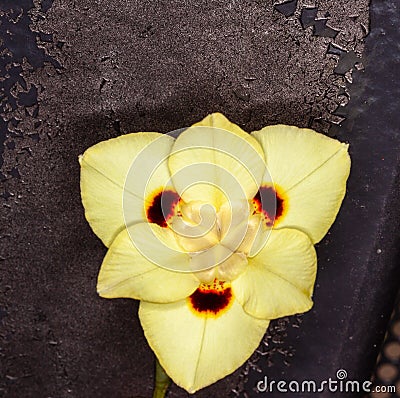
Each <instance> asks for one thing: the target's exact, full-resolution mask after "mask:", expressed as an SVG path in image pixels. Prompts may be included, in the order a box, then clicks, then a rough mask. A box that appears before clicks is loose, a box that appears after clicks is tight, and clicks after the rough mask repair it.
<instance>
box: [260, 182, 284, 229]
mask: <svg viewBox="0 0 400 398" xmlns="http://www.w3.org/2000/svg"><path fill="white" fill-rule="evenodd" d="M253 204H254V208H255V212H256V213H257V212H258V213H263V214H264V216H265V219H266V221H267V225H268V226H269V227H270V226H272V225H273V224H274V222H275V221H276V220H277V219H278V218H279V217H281V216H282V214H283V211H284V200H283V198H282V197H281V196H280V195H279V193H278V192H277V191H276V190H275V189H274V188H273V187H271V186H261V187H260V189H259V190H258V192H257V194H256V196H254V198H253Z"/></svg>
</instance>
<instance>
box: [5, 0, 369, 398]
mask: <svg viewBox="0 0 400 398" xmlns="http://www.w3.org/2000/svg"><path fill="white" fill-rule="evenodd" d="M8 3H9V2H8V1H7V2H6V3H5V5H4V6H3V8H4V10H8V9H9V8H11V3H10V4H8ZM25 3H27V2H25ZM28 3H29V2H28ZM34 4H35V6H34V8H32V9H31V10H30V11H29V16H30V18H31V29H32V30H33V31H37V32H39V31H40V32H42V33H41V34H40V36H39V35H38V36H37V37H36V42H37V44H38V45H39V48H40V49H41V50H40V51H42V54H45V58H44V61H43V62H42V63H39V64H37V65H32V61H31V60H30V59H29V57H28V58H23V57H21V59H20V60H18V62H19V64H20V66H21V70H17V71H16V73H17V75H18V76H19V75H20V76H22V78H23V81H24V82H25V84H26V88H24V87H23V85H22V86H21V83H15V84H13V85H12V87H11V88H10V95H9V99H12V98H13V96H14V97H15V96H17V97H18V96H21V95H22V96H23V93H24V92H27V91H29V90H30V89H31V88H32V87H35V89H34V90H37V99H38V103H39V105H38V106H37V105H36V104H34V103H32V104H29V101H28V102H25V104H24V103H22V102H21V103H16V104H15V106H12V107H11V108H6V109H4V110H3V112H2V116H3V118H4V119H5V121H6V125H7V128H8V130H9V133H8V134H7V136H6V137H4V141H5V147H4V153H3V160H4V163H3V166H2V174H3V175H4V178H3V199H4V200H3V207H2V209H1V212H2V214H1V217H2V220H3V224H2V225H1V240H0V244H1V253H0V254H1V258H0V260H2V261H1V262H0V267H1V271H2V277H3V279H4V283H2V285H1V288H0V289H1V294H2V295H3V296H2V297H3V300H2V301H4V303H2V310H4V314H5V315H4V319H3V328H2V331H1V335H0V338H1V339H2V355H4V357H5V359H4V360H3V359H2V367H3V369H4V370H3V372H2V373H3V374H4V375H7V376H8V377H6V379H5V381H4V383H3V386H2V390H1V391H3V392H4V393H5V396H7V397H10V398H11V397H35V398H36V397H52V398H63V397H74V398H81V397H88V398H90V397H113V398H114V397H115V398H123V397H130V398H132V397H141V396H143V397H148V396H150V394H151V393H150V391H151V388H152V378H153V357H152V353H151V351H150V350H149V348H148V346H147V343H146V341H145V339H144V337H143V333H142V331H141V328H140V325H139V322H138V319H137V315H136V312H137V303H136V302H134V301H133V300H103V299H100V298H98V297H97V295H96V288H95V287H96V277H97V272H98V269H99V266H100V264H101V261H102V258H103V256H104V254H105V248H104V247H103V246H102V244H101V242H100V241H99V240H98V239H97V238H96V237H95V236H94V235H93V233H92V232H91V230H90V228H89V226H88V224H87V223H86V221H85V219H84V216H83V209H82V207H81V203H80V195H79V167H78V163H77V156H78V155H79V154H80V153H82V152H83V151H84V150H85V149H86V148H88V147H89V146H91V145H93V144H95V143H97V142H99V141H101V140H105V139H107V138H111V137H115V136H117V135H119V134H121V133H127V132H131V131H149V130H150V131H160V132H167V131H169V130H173V129H176V128H180V127H185V126H188V125H190V124H192V123H193V122H195V121H198V120H199V119H201V118H202V117H204V116H205V115H206V114H208V113H210V112H213V111H221V112H223V113H224V114H225V115H226V116H228V117H229V118H230V119H231V120H233V121H234V122H236V123H238V124H239V125H241V126H242V127H243V128H245V129H246V130H248V131H251V130H254V129H258V128H260V127H262V126H264V125H267V124H274V123H287V124H294V125H298V126H311V127H313V128H315V129H317V130H319V131H321V132H325V133H328V130H329V128H330V126H331V123H335V122H336V123H337V122H339V121H341V120H342V118H341V117H338V116H337V115H335V114H334V111H335V110H336V109H337V107H338V106H339V105H340V104H345V103H347V102H348V98H349V97H348V90H347V84H348V81H349V80H351V74H350V69H351V67H352V66H353V65H350V66H349V67H348V70H347V74H342V75H339V74H335V73H334V69H335V68H336V67H337V65H338V60H339V56H338V55H333V54H327V49H328V46H329V44H330V43H332V42H335V43H336V44H337V45H339V46H340V47H341V48H342V49H343V51H344V50H348V51H350V50H353V51H354V54H355V55H357V56H360V55H361V54H362V51H363V37H364V35H365V34H366V29H368V24H369V22H368V1H367V0H358V1H357V0H351V1H346V2H343V1H333V0H331V1H329V0H324V1H322V0H321V1H310V2H307V3H306V2H304V1H299V3H298V5H297V8H296V10H295V13H294V14H293V15H291V16H289V17H286V16H285V15H283V14H282V13H280V12H278V11H277V10H276V9H274V3H273V2H272V1H261V0H260V1H249V0H248V1H238V0H231V1H219V0H214V1H176V0H172V1H168V2H167V1H132V0H116V1H112V2H106V1H101V0H98V1H89V0H74V1H73V0H62V1H61V0H56V1H54V3H53V5H52V6H51V7H49V6H50V3H49V2H48V1H47V2H45V1H42V2H41V1H39V0H36V1H34ZM25 6H26V5H25ZM305 6H307V7H318V10H317V14H316V18H317V20H321V18H328V19H327V20H326V21H324V22H322V25H323V26H325V25H327V26H329V27H331V28H333V29H335V30H336V31H337V32H338V34H337V35H336V37H335V38H334V39H332V38H331V37H325V36H315V35H314V34H313V29H314V28H313V26H309V27H308V28H306V29H303V27H302V25H301V23H300V19H299V18H300V14H301V10H302V9H303V8H304V7H305ZM23 15H25V16H26V15H28V14H26V10H25V11H24V14H23ZM2 16H3V18H5V19H9V18H11V17H10V15H8V14H7V13H3V14H2ZM12 17H13V18H15V15H13V16H12ZM316 24H317V22H315V23H314V25H316ZM318 24H319V25H318V26H319V27H320V28H321V22H318ZM323 26H322V27H323ZM363 27H364V28H363ZM323 31H324V30H323V29H322V32H323ZM314 33H315V31H314ZM10 51H11V50H10ZM43 51H44V52H43ZM11 55H12V51H11ZM43 56H44V55H43ZM32 59H36V58H35V57H33V58H32ZM51 60H54V61H51ZM10 62H11V61H10ZM32 95H33V99H35V96H36V94H35V93H32ZM28 100H29V98H28ZM34 102H35V101H34ZM0 314H3V313H2V312H1V311H0ZM297 323H298V320H297V319H296V318H292V319H290V320H285V321H283V323H282V322H275V323H274V324H273V327H272V329H271V330H272V331H273V332H272V333H270V334H269V335H267V337H266V340H265V341H266V342H267V354H266V355H260V354H255V356H254V357H253V359H252V360H251V361H250V362H249V363H248V364H247V365H246V366H247V367H246V366H245V367H244V368H242V369H240V370H238V371H237V372H236V373H235V374H233V375H232V376H230V377H228V378H226V379H225V380H222V381H220V382H218V383H217V384H215V385H214V386H212V387H210V388H208V389H206V390H204V391H201V392H199V393H198V394H196V395H195V396H196V397H206V396H218V397H227V396H229V395H230V394H231V390H232V389H237V385H238V384H240V385H243V379H245V378H246V375H245V373H246V372H247V370H246V369H250V368H251V367H252V364H254V363H257V362H261V363H262V364H264V365H265V364H266V362H267V361H269V362H271V364H273V362H274V357H275V356H282V357H284V360H285V361H287V360H290V356H291V355H292V354H291V352H292V351H293V350H292V347H287V346H285V342H284V341H285V333H286V332H285V330H286V328H289V329H290V328H291V327H292V326H290V325H293V324H294V325H295V326H298V325H297ZM300 327H301V326H300ZM271 336H275V338H272V337H271ZM243 372H244V373H243ZM241 375H242V376H241ZM170 396H171V397H176V398H178V397H186V396H187V394H186V393H185V392H183V391H182V390H181V389H178V388H177V387H173V388H172V390H171V393H170Z"/></svg>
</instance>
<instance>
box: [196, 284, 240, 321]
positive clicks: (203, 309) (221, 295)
mask: <svg viewBox="0 0 400 398" xmlns="http://www.w3.org/2000/svg"><path fill="white" fill-rule="evenodd" d="M189 300H190V304H191V306H192V308H193V309H194V310H195V311H196V312H198V313H200V314H203V315H206V314H207V313H208V314H211V315H217V314H219V313H220V312H221V311H223V310H225V309H227V308H228V307H229V305H230V304H231V301H232V290H231V288H230V287H226V288H221V286H219V288H213V287H212V285H211V286H210V285H206V287H205V288H204V287H199V288H198V289H197V290H196V291H195V292H194V293H193V294H192V295H191V296H190V297H189Z"/></svg>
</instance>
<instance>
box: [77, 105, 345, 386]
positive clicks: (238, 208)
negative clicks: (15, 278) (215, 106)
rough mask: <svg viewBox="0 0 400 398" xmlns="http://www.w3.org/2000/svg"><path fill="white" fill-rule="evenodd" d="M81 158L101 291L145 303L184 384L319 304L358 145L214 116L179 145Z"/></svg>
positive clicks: (162, 141)
mask: <svg viewBox="0 0 400 398" xmlns="http://www.w3.org/2000/svg"><path fill="white" fill-rule="evenodd" d="M80 163H81V192H82V201H83V204H84V207H85V214H86V218H87V220H88V222H89V224H90V225H91V227H92V229H93V231H94V232H95V233H96V235H97V236H98V237H99V238H100V239H101V240H102V241H103V242H104V244H105V245H106V246H107V247H108V248H109V250H108V252H107V255H106V257H105V259H104V261H103V264H102V266H101V270H100V273H99V278H98V292H99V294H100V295H101V296H102V297H106V298H115V297H129V298H134V299H138V300H141V303H140V309H139V317H140V321H141V324H142V326H143V329H144V333H145V336H146V338H147V340H148V342H149V344H150V346H151V348H152V349H153V351H154V352H155V354H156V356H157V357H158V359H159V361H160V363H161V365H162V366H163V368H164V369H165V370H166V372H167V373H168V374H169V375H170V377H171V378H172V379H173V380H174V381H175V382H176V383H177V384H178V385H180V386H181V387H183V388H185V389H186V390H187V391H189V392H191V393H193V392H195V391H196V390H198V389H200V388H203V387H205V386H207V385H209V384H211V383H213V382H215V381H217V380H218V379H220V378H222V377H224V376H226V375H227V374H229V373H231V372H233V371H234V370H236V369H237V368H238V367H239V366H240V365H241V364H243V362H244V361H246V359H248V357H249V356H250V355H251V354H252V353H253V352H254V350H255V349H256V348H257V346H258V344H259V343H260V340H261V339H262V337H263V335H264V333H265V330H266V328H267V326H268V324H269V320H271V319H275V318H279V317H282V316H286V315H292V314H295V313H301V312H305V311H308V310H309V309H310V308H311V307H312V300H311V296H312V291H313V286H314V281H315V275H316V254H315V250H314V246H313V244H314V243H316V242H318V241H320V240H321V239H322V238H323V236H324V235H325V234H326V232H327V231H328V229H329V227H330V226H331V224H332V223H333V221H334V219H335V217H336V214H337V212H338V210H339V207H340V204H341V202H342V199H343V197H344V194H345V190H346V180H347V177H348V175H349V170H350V159H349V156H348V153H347V145H345V144H342V143H340V142H338V141H336V140H333V139H331V138H328V137H326V136H323V135H321V134H318V133H316V132H314V131H312V130H308V129H299V128H296V127H289V126H283V125H278V126H271V127H265V128H264V129H262V130H260V131H257V132H253V133H252V134H247V133H245V132H244V131H243V130H241V129H240V128H239V127H238V126H236V125H234V124H232V123H230V122H229V121H228V120H227V119H226V118H225V117H224V116H223V115H221V114H218V113H216V114H212V115H209V116H207V117H206V118H205V119H204V120H203V121H201V122H199V123H197V124H195V125H193V126H191V127H190V128H188V129H186V130H185V131H183V132H182V133H181V134H180V135H179V136H178V138H176V139H175V138H173V137H172V136H170V135H162V134H158V133H134V134H127V135H124V136H121V137H118V138H115V139H111V140H109V141H105V142H101V143H99V144H97V145H95V146H93V147H91V148H89V149H88V150H87V151H86V152H85V153H84V155H83V156H81V157H80Z"/></svg>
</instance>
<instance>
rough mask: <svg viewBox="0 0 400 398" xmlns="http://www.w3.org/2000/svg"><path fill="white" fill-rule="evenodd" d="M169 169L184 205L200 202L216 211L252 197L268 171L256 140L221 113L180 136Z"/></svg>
mask: <svg viewBox="0 0 400 398" xmlns="http://www.w3.org/2000/svg"><path fill="white" fill-rule="evenodd" d="M169 167H170V170H171V175H172V179H173V182H174V185H175V187H176V189H177V191H178V193H179V194H180V195H181V196H182V198H183V200H184V201H185V202H190V201H195V200H199V199H201V200H202V201H205V202H208V203H210V204H213V205H214V206H215V208H216V209H217V210H218V208H219V206H220V205H221V204H222V203H223V202H225V201H227V200H236V199H239V200H243V199H244V200H245V199H246V198H247V199H248V198H252V197H253V196H254V195H255V193H256V192H257V189H258V186H259V183H260V181H261V178H262V176H263V174H264V171H265V163H264V154H263V151H262V149H261V147H260V145H259V143H258V142H257V140H255V139H254V138H253V137H251V136H250V135H249V134H247V133H246V132H244V131H243V130H242V129H240V127H238V126H236V125H235V124H233V123H231V122H229V120H228V119H226V118H225V116H223V115H222V114H220V113H214V114H211V115H209V116H207V117H206V118H205V119H204V120H202V121H201V122H199V123H196V124H194V125H193V126H191V127H189V128H188V129H187V130H185V131H184V132H183V133H182V134H180V136H179V137H178V138H177V139H176V141H175V144H174V147H173V149H172V152H171V156H170V159H169Z"/></svg>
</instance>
